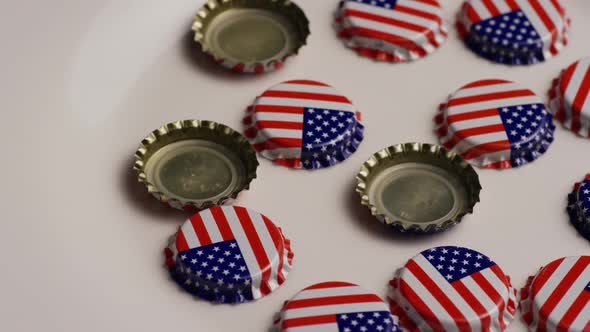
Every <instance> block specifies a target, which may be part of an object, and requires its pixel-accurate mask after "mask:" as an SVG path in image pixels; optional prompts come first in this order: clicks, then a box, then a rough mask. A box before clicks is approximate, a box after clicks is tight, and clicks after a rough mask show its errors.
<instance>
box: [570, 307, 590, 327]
mask: <svg viewBox="0 0 590 332" xmlns="http://www.w3.org/2000/svg"><path fill="white" fill-rule="evenodd" d="M589 321H590V302H588V303H586V305H585V306H584V308H582V311H580V314H579V315H578V317H576V319H575V320H574V321H573V322H572V325H571V326H570V329H569V330H570V331H572V332H576V331H582V329H583V328H584V327H586V324H588V322H589Z"/></svg>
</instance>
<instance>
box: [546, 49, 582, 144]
mask: <svg viewBox="0 0 590 332" xmlns="http://www.w3.org/2000/svg"><path fill="white" fill-rule="evenodd" d="M589 92H590V57H586V58H583V59H581V60H579V61H577V62H576V63H574V64H572V65H571V66H569V67H568V68H567V69H566V70H564V71H563V72H562V73H561V75H560V76H559V78H557V79H555V80H554V81H553V86H552V87H551V90H550V91H549V98H550V101H549V107H550V108H551V111H552V112H553V114H554V115H555V119H557V121H559V122H561V123H562V124H563V125H564V127H566V128H567V129H569V130H571V131H573V132H574V133H576V134H578V135H580V136H582V137H586V138H590V98H589V97H588V95H589V94H588V93H589Z"/></svg>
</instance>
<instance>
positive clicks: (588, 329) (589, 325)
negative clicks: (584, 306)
mask: <svg viewBox="0 0 590 332" xmlns="http://www.w3.org/2000/svg"><path fill="white" fill-rule="evenodd" d="M582 331H590V321H588V323H586V326H584V328H583V329H582Z"/></svg>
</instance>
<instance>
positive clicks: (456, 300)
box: [414, 255, 481, 331]
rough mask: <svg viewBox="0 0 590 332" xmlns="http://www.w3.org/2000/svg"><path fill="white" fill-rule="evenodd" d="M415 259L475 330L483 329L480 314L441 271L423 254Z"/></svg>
mask: <svg viewBox="0 0 590 332" xmlns="http://www.w3.org/2000/svg"><path fill="white" fill-rule="evenodd" d="M414 261H415V262H416V263H417V264H418V265H419V266H420V267H421V268H422V270H424V272H426V274H427V275H428V276H430V278H431V279H432V280H433V281H434V283H435V284H436V285H437V286H438V287H439V288H440V289H441V290H442V291H443V293H444V294H445V295H446V296H447V297H448V298H449V299H450V300H451V302H452V303H453V304H454V305H455V306H456V307H457V309H459V311H460V312H461V313H462V314H463V316H465V319H467V322H468V323H469V326H471V329H472V330H473V331H479V330H481V320H480V319H479V315H478V314H477V313H476V312H475V311H473V309H472V308H471V306H470V305H469V303H467V301H466V300H465V299H464V298H463V297H462V296H461V295H460V294H459V293H458V292H457V290H455V288H454V287H453V286H451V284H450V283H449V282H448V281H447V280H446V279H445V277H443V276H442V275H441V274H440V272H439V271H438V270H437V269H436V268H435V267H434V266H432V264H431V263H430V262H429V261H428V260H427V259H426V257H424V256H423V255H418V256H416V257H414Z"/></svg>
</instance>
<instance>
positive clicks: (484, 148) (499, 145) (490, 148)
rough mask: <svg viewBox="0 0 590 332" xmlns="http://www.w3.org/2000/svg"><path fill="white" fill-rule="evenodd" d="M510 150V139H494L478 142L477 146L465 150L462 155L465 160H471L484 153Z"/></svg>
mask: <svg viewBox="0 0 590 332" xmlns="http://www.w3.org/2000/svg"><path fill="white" fill-rule="evenodd" d="M504 150H510V141H508V140H506V141H496V142H489V143H484V144H480V145H478V146H474V147H473V148H471V149H469V150H468V151H467V152H465V153H464V154H463V155H462V157H463V159H465V160H471V159H474V158H477V157H481V156H482V155H484V154H489V153H494V152H499V151H504Z"/></svg>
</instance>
